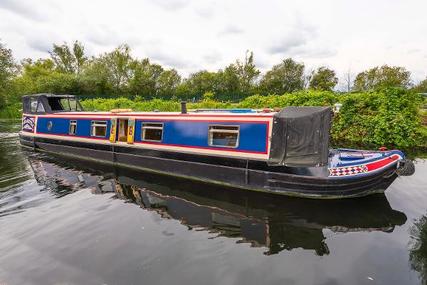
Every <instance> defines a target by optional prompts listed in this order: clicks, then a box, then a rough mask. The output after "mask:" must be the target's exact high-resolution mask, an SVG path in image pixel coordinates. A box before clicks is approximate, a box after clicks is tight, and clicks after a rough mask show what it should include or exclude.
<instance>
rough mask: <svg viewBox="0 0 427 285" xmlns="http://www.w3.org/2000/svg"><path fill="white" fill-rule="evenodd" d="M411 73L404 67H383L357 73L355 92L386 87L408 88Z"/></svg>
mask: <svg viewBox="0 0 427 285" xmlns="http://www.w3.org/2000/svg"><path fill="white" fill-rule="evenodd" d="M410 85H411V73H410V72H409V71H408V70H406V69H405V68H404V67H399V66H388V65H383V66H381V67H374V68H371V69H369V70H366V71H364V72H361V73H359V74H358V75H357V76H356V79H355V80H354V86H353V89H354V90H355V91H369V90H378V89H382V88H386V87H402V88H409V87H410Z"/></svg>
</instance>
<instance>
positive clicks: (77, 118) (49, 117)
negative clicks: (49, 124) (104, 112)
mask: <svg viewBox="0 0 427 285" xmlns="http://www.w3.org/2000/svg"><path fill="white" fill-rule="evenodd" d="M39 117H40V118H46V119H66V120H89V121H91V120H92V121H93V120H100V121H109V120H110V118H105V117H90V118H79V117H72V116H71V117H57V116H52V115H49V116H39Z"/></svg>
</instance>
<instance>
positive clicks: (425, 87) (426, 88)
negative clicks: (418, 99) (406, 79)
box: [413, 78, 427, 93]
mask: <svg viewBox="0 0 427 285" xmlns="http://www.w3.org/2000/svg"><path fill="white" fill-rule="evenodd" d="M413 90H414V91H415V92H418V93H427V78H426V79H424V80H423V81H421V82H420V83H418V84H417V85H416V86H414V89H413Z"/></svg>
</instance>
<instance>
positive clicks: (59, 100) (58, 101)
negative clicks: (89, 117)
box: [47, 97, 83, 112]
mask: <svg viewBox="0 0 427 285" xmlns="http://www.w3.org/2000/svg"><path fill="white" fill-rule="evenodd" d="M47 100H48V102H49V106H50V108H51V109H52V111H54V112H58V111H82V110H83V108H82V106H81V105H80V102H79V101H78V100H77V99H76V98H74V97H48V99H47Z"/></svg>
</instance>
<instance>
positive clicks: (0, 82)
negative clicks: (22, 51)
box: [0, 42, 16, 109]
mask: <svg viewBox="0 0 427 285" xmlns="http://www.w3.org/2000/svg"><path fill="white" fill-rule="evenodd" d="M15 73H16V64H15V60H14V58H13V56H12V51H11V50H10V49H8V48H6V47H5V46H4V45H3V44H2V43H1V42H0V109H1V108H4V107H6V106H7V105H8V101H9V100H10V98H9V96H8V89H10V88H11V81H12V79H13V76H14V74H15Z"/></svg>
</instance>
